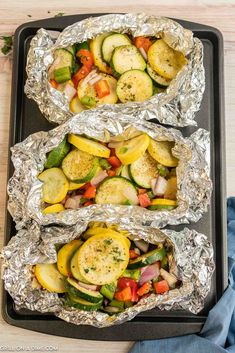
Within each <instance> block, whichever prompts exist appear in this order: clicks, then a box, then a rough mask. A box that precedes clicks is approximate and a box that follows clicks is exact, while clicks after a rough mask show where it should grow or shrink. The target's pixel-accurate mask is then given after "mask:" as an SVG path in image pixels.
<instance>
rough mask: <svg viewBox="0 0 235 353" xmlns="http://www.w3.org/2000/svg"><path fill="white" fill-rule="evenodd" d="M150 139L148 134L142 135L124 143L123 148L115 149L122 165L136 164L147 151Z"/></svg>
mask: <svg viewBox="0 0 235 353" xmlns="http://www.w3.org/2000/svg"><path fill="white" fill-rule="evenodd" d="M149 141H150V138H149V136H148V135H147V134H141V135H139V136H136V137H133V138H132V139H130V140H127V141H125V142H124V144H123V145H122V147H119V148H115V153H116V155H117V157H118V158H119V159H120V161H121V162H122V164H124V165H127V164H131V163H134V162H135V161H136V160H137V159H139V158H140V157H141V156H142V155H143V154H144V153H145V151H146V150H147V148H148V145H149Z"/></svg>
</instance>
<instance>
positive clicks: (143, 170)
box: [129, 152, 158, 189]
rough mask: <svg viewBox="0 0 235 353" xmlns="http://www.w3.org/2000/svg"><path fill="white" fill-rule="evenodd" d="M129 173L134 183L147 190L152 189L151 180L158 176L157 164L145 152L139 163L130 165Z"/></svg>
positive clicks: (138, 160)
mask: <svg viewBox="0 0 235 353" xmlns="http://www.w3.org/2000/svg"><path fill="white" fill-rule="evenodd" d="M129 173H130V175H131V178H132V179H133V181H134V182H135V183H136V184H137V185H139V186H141V187H143V188H145V189H150V188H151V180H152V179H154V178H156V177H157V175H158V170H157V162H156V161H155V160H154V159H153V158H152V157H151V156H150V155H149V153H148V152H145V154H144V155H143V156H141V157H140V158H139V159H137V161H135V162H134V163H132V164H131V165H129Z"/></svg>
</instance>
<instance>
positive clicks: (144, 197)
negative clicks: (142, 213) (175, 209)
mask: <svg viewBox="0 0 235 353" xmlns="http://www.w3.org/2000/svg"><path fill="white" fill-rule="evenodd" d="M138 199H139V202H140V206H141V207H148V206H150V205H151V200H150V198H149V196H148V194H147V193H146V194H139V195H138Z"/></svg>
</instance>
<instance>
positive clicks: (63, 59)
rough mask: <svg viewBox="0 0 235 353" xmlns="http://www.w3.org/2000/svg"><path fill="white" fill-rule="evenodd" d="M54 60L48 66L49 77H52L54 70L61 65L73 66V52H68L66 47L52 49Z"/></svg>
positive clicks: (61, 66)
mask: <svg viewBox="0 0 235 353" xmlns="http://www.w3.org/2000/svg"><path fill="white" fill-rule="evenodd" d="M53 56H54V61H53V63H52V64H51V66H50V67H49V70H48V74H49V78H54V70H58V69H61V68H63V67H69V68H70V69H71V68H72V66H73V54H71V53H70V51H68V50H67V49H63V48H60V49H56V50H55V51H54V55H53Z"/></svg>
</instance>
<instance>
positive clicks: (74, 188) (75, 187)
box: [69, 181, 85, 191]
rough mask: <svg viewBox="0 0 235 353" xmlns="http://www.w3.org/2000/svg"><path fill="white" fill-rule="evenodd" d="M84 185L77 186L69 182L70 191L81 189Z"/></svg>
mask: <svg viewBox="0 0 235 353" xmlns="http://www.w3.org/2000/svg"><path fill="white" fill-rule="evenodd" d="M84 184H85V183H82V184H77V183H73V182H72V181H70V182H69V191H72V190H77V189H80V187H81V186H83V185H84Z"/></svg>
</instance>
